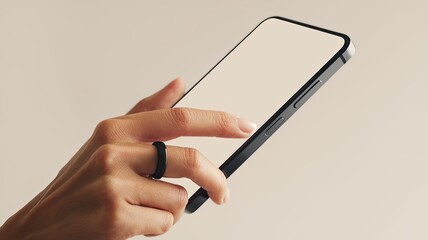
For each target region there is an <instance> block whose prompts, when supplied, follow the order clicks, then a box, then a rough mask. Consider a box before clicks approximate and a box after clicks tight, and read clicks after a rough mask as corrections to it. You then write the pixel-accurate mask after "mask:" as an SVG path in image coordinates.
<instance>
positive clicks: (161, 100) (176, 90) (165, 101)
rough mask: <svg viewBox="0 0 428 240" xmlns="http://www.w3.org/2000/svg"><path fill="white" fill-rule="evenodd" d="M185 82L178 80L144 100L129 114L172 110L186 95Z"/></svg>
mask: <svg viewBox="0 0 428 240" xmlns="http://www.w3.org/2000/svg"><path fill="white" fill-rule="evenodd" d="M184 89H185V86H184V81H183V80H182V79H181V78H176V79H174V80H173V81H171V82H170V83H168V85H166V86H165V87H164V88H162V89H161V90H159V91H158V92H156V93H155V94H153V95H151V96H149V97H146V98H144V99H143V100H141V101H140V102H139V103H137V105H135V106H134V107H133V108H132V109H131V110H130V111H129V112H128V114H133V113H138V112H146V111H152V110H157V109H165V108H170V107H172V105H173V104H174V103H176V102H177V101H178V100H179V99H180V98H181V97H182V96H183V95H184Z"/></svg>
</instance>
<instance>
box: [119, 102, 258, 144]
mask: <svg viewBox="0 0 428 240" xmlns="http://www.w3.org/2000/svg"><path fill="white" fill-rule="evenodd" d="M121 119H126V120H128V121H126V122H127V123H126V125H127V126H126V129H128V130H129V131H128V134H130V135H131V136H133V137H134V138H137V139H138V140H140V141H157V140H161V141H166V140H170V139H173V138H177V137H180V136H210V137H228V138H232V137H249V136H250V135H251V133H253V132H254V131H255V130H256V124H255V123H252V122H250V121H248V120H246V119H243V118H239V117H236V116H234V115H232V114H230V113H226V112H222V111H212V110H200V109H192V108H171V109H162V110H156V111H150V112H143V113H137V114H132V115H127V116H123V117H122V118H121Z"/></svg>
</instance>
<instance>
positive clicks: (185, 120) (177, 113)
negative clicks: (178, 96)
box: [170, 108, 192, 129]
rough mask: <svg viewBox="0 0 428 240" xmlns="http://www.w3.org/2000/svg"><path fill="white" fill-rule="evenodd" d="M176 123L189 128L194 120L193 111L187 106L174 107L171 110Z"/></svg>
mask: <svg viewBox="0 0 428 240" xmlns="http://www.w3.org/2000/svg"><path fill="white" fill-rule="evenodd" d="M170 113H171V115H172V120H173V121H174V123H175V124H176V125H177V126H178V127H180V128H183V129H187V128H188V127H189V125H190V122H191V121H192V113H191V111H190V109H187V108H172V109H171V111H170Z"/></svg>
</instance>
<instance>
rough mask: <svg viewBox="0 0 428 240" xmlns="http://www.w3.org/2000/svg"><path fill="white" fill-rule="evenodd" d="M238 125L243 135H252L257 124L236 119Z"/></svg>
mask: <svg viewBox="0 0 428 240" xmlns="http://www.w3.org/2000/svg"><path fill="white" fill-rule="evenodd" d="M238 125H239V128H240V129H241V131H243V132H245V133H253V132H254V131H256V128H257V124H255V123H253V122H250V121H248V120H246V119H243V118H238Z"/></svg>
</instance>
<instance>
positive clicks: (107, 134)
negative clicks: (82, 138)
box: [94, 119, 119, 143]
mask: <svg viewBox="0 0 428 240" xmlns="http://www.w3.org/2000/svg"><path fill="white" fill-rule="evenodd" d="M118 128H119V120H117V119H106V120H103V121H101V122H100V123H98V125H97V127H96V128H95V131H94V137H95V139H96V140H98V141H99V142H100V143H111V142H114V139H115V138H116V137H117V133H118Z"/></svg>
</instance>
